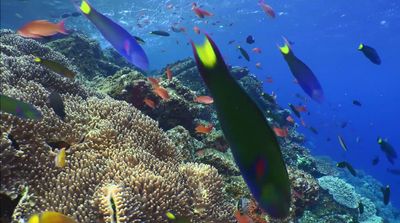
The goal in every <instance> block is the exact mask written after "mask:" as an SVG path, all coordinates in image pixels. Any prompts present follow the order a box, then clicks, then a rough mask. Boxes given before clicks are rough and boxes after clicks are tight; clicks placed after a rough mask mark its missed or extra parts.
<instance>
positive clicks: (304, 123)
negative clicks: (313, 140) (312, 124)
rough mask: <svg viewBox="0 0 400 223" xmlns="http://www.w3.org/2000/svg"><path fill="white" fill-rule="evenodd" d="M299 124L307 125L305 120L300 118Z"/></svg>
mask: <svg viewBox="0 0 400 223" xmlns="http://www.w3.org/2000/svg"><path fill="white" fill-rule="evenodd" d="M300 122H301V125H302V126H304V127H307V125H306V122H305V121H304V120H303V119H300Z"/></svg>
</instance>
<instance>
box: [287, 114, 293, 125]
mask: <svg viewBox="0 0 400 223" xmlns="http://www.w3.org/2000/svg"><path fill="white" fill-rule="evenodd" d="M286 121H288V122H290V123H294V119H293V118H292V116H290V115H289V116H288V117H286Z"/></svg>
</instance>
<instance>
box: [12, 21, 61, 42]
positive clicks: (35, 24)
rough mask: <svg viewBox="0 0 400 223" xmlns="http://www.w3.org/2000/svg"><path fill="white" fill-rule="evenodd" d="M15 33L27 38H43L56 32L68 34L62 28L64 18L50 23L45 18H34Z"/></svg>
mask: <svg viewBox="0 0 400 223" xmlns="http://www.w3.org/2000/svg"><path fill="white" fill-rule="evenodd" d="M17 33H18V34H19V35H20V36H23V37H28V38H43V37H46V36H53V35H55V34H57V33H62V34H68V33H67V31H65V28H64V20H61V22H59V23H51V22H49V21H47V20H35V21H32V22H29V23H28V24H25V25H24V26H23V27H21V28H20V29H19V30H18V31H17Z"/></svg>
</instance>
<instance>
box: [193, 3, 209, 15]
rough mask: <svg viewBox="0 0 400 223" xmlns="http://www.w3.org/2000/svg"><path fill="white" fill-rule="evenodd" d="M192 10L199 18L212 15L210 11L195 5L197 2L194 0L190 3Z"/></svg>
mask: <svg viewBox="0 0 400 223" xmlns="http://www.w3.org/2000/svg"><path fill="white" fill-rule="evenodd" d="M192 10H193V12H194V13H195V14H196V15H197V17H199V18H204V17H206V16H212V15H213V14H212V13H210V12H207V11H206V10H204V9H201V8H199V7H197V4H196V3H194V2H193V3H192Z"/></svg>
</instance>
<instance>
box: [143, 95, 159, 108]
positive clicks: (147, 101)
mask: <svg viewBox="0 0 400 223" xmlns="http://www.w3.org/2000/svg"><path fill="white" fill-rule="evenodd" d="M143 102H144V103H145V104H146V105H147V106H149V107H150V108H152V109H155V108H156V103H155V102H154V101H153V100H151V99H149V98H145V99H144V100H143Z"/></svg>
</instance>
